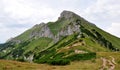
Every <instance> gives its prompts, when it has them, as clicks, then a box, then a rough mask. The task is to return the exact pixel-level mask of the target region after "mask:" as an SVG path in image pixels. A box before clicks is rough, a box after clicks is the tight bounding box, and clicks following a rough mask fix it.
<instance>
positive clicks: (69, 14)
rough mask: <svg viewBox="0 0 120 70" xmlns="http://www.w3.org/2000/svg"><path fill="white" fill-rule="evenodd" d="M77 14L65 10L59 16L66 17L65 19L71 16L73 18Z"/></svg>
mask: <svg viewBox="0 0 120 70" xmlns="http://www.w3.org/2000/svg"><path fill="white" fill-rule="evenodd" d="M75 15H76V14H75V13H73V12H71V11H67V10H64V11H63V12H62V13H61V14H60V17H59V18H65V19H69V18H72V17H73V16H75Z"/></svg>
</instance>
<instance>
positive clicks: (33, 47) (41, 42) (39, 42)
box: [23, 37, 52, 53]
mask: <svg viewBox="0 0 120 70" xmlns="http://www.w3.org/2000/svg"><path fill="white" fill-rule="evenodd" d="M51 42H52V39H50V38H46V37H42V38H39V39H36V40H33V41H32V42H31V43H30V44H28V45H27V46H25V47H24V48H23V49H24V50H25V52H24V53H27V52H29V51H32V52H40V51H42V50H43V49H45V48H47V47H48V45H49V44H50V43H51Z"/></svg>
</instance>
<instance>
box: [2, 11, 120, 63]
mask: <svg viewBox="0 0 120 70" xmlns="http://www.w3.org/2000/svg"><path fill="white" fill-rule="evenodd" d="M119 42H120V38H117V37H115V36H113V35H111V34H109V33H107V32H105V31H104V30H102V29H100V28H98V27H97V26H96V25H95V24H93V23H90V22H88V21H87V20H85V19H84V18H82V17H81V16H79V15H77V14H75V13H73V12H71V11H63V12H62V13H61V14H60V17H59V18H58V20H57V21H55V22H48V23H40V24H36V25H35V26H33V27H32V28H30V29H28V30H27V31H25V32H24V33H22V34H20V35H19V36H17V37H15V38H11V39H9V40H8V41H7V42H6V43H4V44H0V51H1V52H0V58H1V59H8V60H18V61H28V62H35V63H48V64H52V65H66V64H70V62H72V61H76V60H78V61H79V60H83V61H85V60H90V59H95V58H96V52H114V51H120V43H119Z"/></svg>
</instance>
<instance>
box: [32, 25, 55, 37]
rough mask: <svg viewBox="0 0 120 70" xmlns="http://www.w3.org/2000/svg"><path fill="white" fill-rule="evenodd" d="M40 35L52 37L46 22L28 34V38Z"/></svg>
mask: <svg viewBox="0 0 120 70" xmlns="http://www.w3.org/2000/svg"><path fill="white" fill-rule="evenodd" d="M40 37H48V38H53V34H52V32H51V31H50V29H49V27H48V26H47V25H46V24H44V25H42V27H41V28H39V30H38V31H33V32H32V33H31V34H30V38H35V39H36V38H40Z"/></svg>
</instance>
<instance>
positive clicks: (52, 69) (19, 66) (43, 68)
mask: <svg viewBox="0 0 120 70" xmlns="http://www.w3.org/2000/svg"><path fill="white" fill-rule="evenodd" d="M109 56H112V57H114V58H115V61H116V63H117V65H116V67H115V70H119V69H120V58H119V57H120V52H109V53H108V52H98V53H97V58H96V59H95V60H87V61H74V62H72V63H71V64H70V65H66V66H52V65H48V64H35V63H26V62H17V61H8V60H0V70H14V69H16V70H98V69H99V68H100V67H101V65H102V60H101V59H100V57H106V58H107V59H109Z"/></svg>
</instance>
